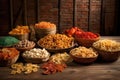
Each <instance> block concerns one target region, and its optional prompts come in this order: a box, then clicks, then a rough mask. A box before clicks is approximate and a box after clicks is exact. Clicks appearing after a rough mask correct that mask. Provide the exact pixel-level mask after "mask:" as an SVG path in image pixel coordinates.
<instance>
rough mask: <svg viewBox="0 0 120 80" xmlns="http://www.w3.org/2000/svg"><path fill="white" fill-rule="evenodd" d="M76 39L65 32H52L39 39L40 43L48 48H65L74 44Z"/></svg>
mask: <svg viewBox="0 0 120 80" xmlns="http://www.w3.org/2000/svg"><path fill="white" fill-rule="evenodd" d="M73 42H74V39H73V38H72V37H68V36H66V35H64V34H50V35H47V36H45V37H43V38H41V39H40V40H39V41H38V45H40V46H41V47H43V48H46V49H64V48H69V47H71V46H73Z"/></svg>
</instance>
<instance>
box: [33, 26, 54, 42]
mask: <svg viewBox="0 0 120 80" xmlns="http://www.w3.org/2000/svg"><path fill="white" fill-rule="evenodd" d="M35 33H36V38H37V40H39V39H40V38H42V37H44V36H46V35H48V34H55V33H56V27H53V28H35Z"/></svg>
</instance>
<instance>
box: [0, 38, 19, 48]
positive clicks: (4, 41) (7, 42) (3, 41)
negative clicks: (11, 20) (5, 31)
mask: <svg viewBox="0 0 120 80" xmlns="http://www.w3.org/2000/svg"><path fill="white" fill-rule="evenodd" d="M18 42H19V40H18V39H16V38H15V37H12V36H4V37H0V47H10V46H13V45H14V44H17V43H18Z"/></svg>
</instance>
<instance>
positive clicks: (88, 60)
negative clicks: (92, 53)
mask: <svg viewBox="0 0 120 80" xmlns="http://www.w3.org/2000/svg"><path fill="white" fill-rule="evenodd" d="M70 56H71V57H72V58H73V60H74V61H75V62H77V63H80V64H92V63H94V62H95V61H96V59H97V57H98V55H97V56H96V57H90V58H82V57H76V56H74V55H72V54H70Z"/></svg>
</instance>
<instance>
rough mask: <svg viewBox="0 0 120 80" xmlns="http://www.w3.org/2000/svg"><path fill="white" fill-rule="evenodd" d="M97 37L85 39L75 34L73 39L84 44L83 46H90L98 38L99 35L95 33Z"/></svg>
mask: <svg viewBox="0 0 120 80" xmlns="http://www.w3.org/2000/svg"><path fill="white" fill-rule="evenodd" d="M96 35H97V36H98V37H97V38H94V39H85V38H79V37H76V36H75V40H76V41H77V43H78V44H79V45H82V46H85V47H91V46H92V44H93V43H94V42H96V41H98V40H99V39H100V35H99V34H96Z"/></svg>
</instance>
